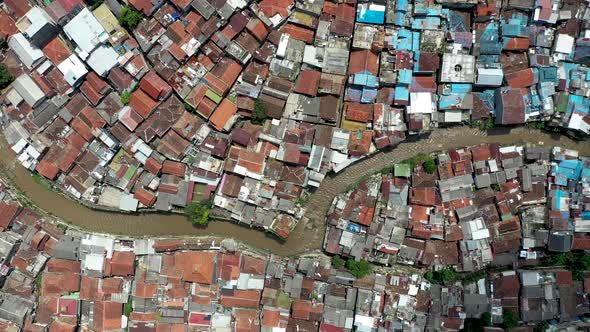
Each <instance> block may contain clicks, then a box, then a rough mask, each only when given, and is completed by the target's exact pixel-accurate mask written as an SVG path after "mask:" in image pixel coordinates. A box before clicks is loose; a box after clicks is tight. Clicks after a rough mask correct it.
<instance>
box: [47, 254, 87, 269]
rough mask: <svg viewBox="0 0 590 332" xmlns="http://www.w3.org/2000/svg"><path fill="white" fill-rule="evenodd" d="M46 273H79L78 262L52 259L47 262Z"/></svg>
mask: <svg viewBox="0 0 590 332" xmlns="http://www.w3.org/2000/svg"><path fill="white" fill-rule="evenodd" d="M47 272H75V273H80V261H71V260H67V259H60V258H55V257H53V258H50V259H49V261H48V262H47Z"/></svg>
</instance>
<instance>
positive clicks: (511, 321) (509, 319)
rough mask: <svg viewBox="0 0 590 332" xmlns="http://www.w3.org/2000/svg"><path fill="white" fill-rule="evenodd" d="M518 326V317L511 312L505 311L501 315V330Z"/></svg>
mask: <svg viewBox="0 0 590 332" xmlns="http://www.w3.org/2000/svg"><path fill="white" fill-rule="evenodd" d="M517 326H518V317H516V315H514V314H513V313H512V311H509V310H506V311H504V314H503V315H502V328H504V329H511V328H514V327H517Z"/></svg>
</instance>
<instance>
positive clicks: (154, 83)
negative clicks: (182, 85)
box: [139, 71, 172, 100]
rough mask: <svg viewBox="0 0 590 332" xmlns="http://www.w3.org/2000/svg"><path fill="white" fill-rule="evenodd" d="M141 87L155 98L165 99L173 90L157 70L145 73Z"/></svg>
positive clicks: (140, 83) (140, 82)
mask: <svg viewBox="0 0 590 332" xmlns="http://www.w3.org/2000/svg"><path fill="white" fill-rule="evenodd" d="M139 87H140V88H141V89H142V90H143V91H145V92H146V93H147V94H148V95H149V96H150V97H152V98H153V99H154V100H163V99H164V98H166V97H167V96H168V95H170V93H171V92H172V87H171V86H170V85H168V83H166V81H164V80H163V79H162V78H161V77H160V76H159V75H158V74H157V73H156V72H155V71H150V72H149V73H147V74H145V75H144V76H143V78H142V79H141V81H139Z"/></svg>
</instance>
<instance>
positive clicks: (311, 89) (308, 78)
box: [295, 70, 322, 97]
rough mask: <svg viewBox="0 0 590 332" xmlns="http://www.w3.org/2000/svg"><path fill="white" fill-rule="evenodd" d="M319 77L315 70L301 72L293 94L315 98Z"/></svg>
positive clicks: (319, 74)
mask: <svg viewBox="0 0 590 332" xmlns="http://www.w3.org/2000/svg"><path fill="white" fill-rule="evenodd" d="M321 75H322V73H320V72H319V71H317V70H302V71H301V72H300V73H299V77H298V78H297V84H296V85H295V92H297V93H302V94H304V95H308V96H314V97H315V95H316V94H317V93H318V87H319V85H320V77H321Z"/></svg>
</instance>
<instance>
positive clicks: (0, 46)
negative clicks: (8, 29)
mask: <svg viewBox="0 0 590 332" xmlns="http://www.w3.org/2000/svg"><path fill="white" fill-rule="evenodd" d="M7 48H8V42H7V41H6V39H4V38H0V49H2V50H5V49H7Z"/></svg>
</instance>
